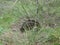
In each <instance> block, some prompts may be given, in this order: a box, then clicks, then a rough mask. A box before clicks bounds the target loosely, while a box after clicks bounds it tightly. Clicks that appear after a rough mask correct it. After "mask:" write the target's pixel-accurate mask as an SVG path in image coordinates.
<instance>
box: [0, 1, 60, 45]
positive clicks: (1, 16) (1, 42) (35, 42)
mask: <svg viewBox="0 0 60 45" xmlns="http://www.w3.org/2000/svg"><path fill="white" fill-rule="evenodd" d="M41 1H42V0H41ZM4 2H5V1H1V3H0V4H2V5H3V8H2V6H1V8H0V11H1V12H0V45H5V44H7V45H60V41H59V40H60V23H58V22H54V20H52V18H54V19H55V18H58V17H60V6H59V4H58V3H57V4H56V2H55V3H54V8H53V7H51V8H50V9H51V10H50V13H54V12H56V15H54V16H53V17H52V18H51V17H49V19H48V20H47V19H46V18H45V13H44V12H43V11H47V7H46V6H45V5H43V4H42V3H41V5H39V15H38V17H39V20H40V21H41V22H42V21H43V20H44V19H45V20H46V21H47V22H46V23H48V22H51V21H52V22H54V23H56V24H58V26H57V27H55V28H50V27H44V25H43V23H42V25H43V26H42V27H41V28H39V31H36V29H38V27H37V28H36V29H34V28H33V29H32V30H31V31H26V32H24V33H22V34H21V33H20V32H19V31H16V32H12V30H11V28H10V26H11V24H13V23H16V22H17V20H19V19H20V18H21V17H22V18H23V17H26V16H30V17H33V18H34V17H36V18H37V15H36V3H35V1H34V0H33V1H31V0H30V1H29V0H26V2H25V1H22V2H20V1H17V3H16V4H15V5H14V6H13V5H12V4H14V2H13V1H7V2H5V3H4ZM4 4H5V5H8V6H10V7H4V6H5V5H4ZM55 4H56V5H55ZM12 6H13V7H12ZM50 6H52V5H50ZM42 8H43V11H41V10H42ZM42 13H44V14H42ZM42 15H43V16H42ZM58 21H59V22H60V20H58Z"/></svg>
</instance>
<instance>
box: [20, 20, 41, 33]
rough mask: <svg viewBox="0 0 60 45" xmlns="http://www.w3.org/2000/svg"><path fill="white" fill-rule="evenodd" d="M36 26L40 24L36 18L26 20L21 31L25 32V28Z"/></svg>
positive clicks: (29, 28)
mask: <svg viewBox="0 0 60 45" xmlns="http://www.w3.org/2000/svg"><path fill="white" fill-rule="evenodd" d="M34 26H37V27H38V26H40V24H39V22H38V21H35V20H33V19H32V20H30V19H28V20H26V21H25V22H23V24H22V26H21V28H20V31H21V32H24V31H25V30H31V29H32V28H34Z"/></svg>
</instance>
